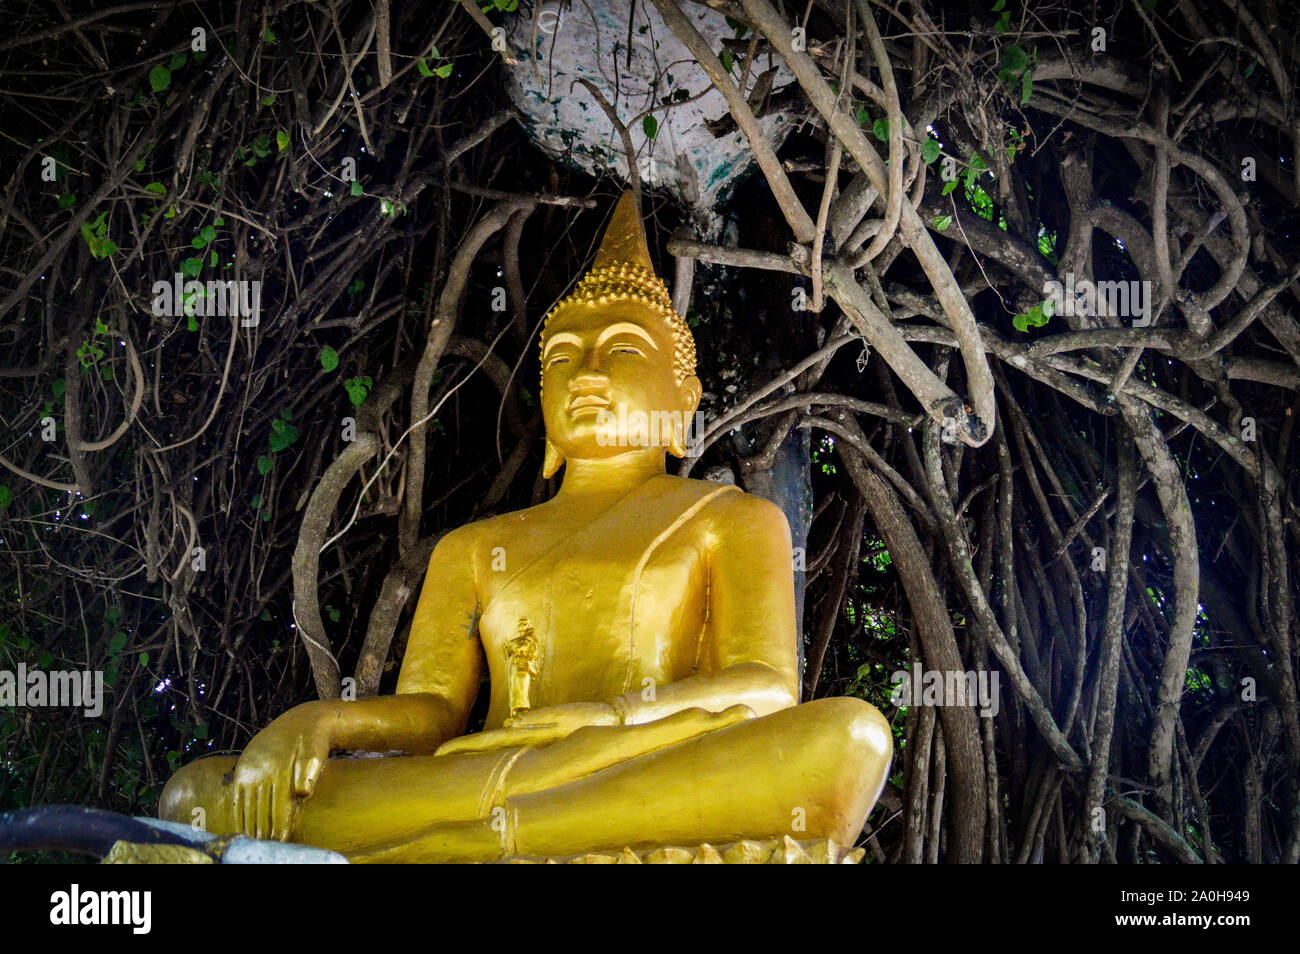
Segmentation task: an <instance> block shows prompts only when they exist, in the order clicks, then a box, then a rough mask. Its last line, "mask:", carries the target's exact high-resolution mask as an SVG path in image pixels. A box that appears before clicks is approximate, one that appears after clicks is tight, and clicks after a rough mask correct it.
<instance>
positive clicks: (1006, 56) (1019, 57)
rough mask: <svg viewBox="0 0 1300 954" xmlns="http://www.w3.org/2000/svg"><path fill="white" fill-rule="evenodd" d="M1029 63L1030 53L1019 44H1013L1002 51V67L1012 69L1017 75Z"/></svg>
mask: <svg viewBox="0 0 1300 954" xmlns="http://www.w3.org/2000/svg"><path fill="white" fill-rule="evenodd" d="M1028 65H1029V54H1028V53H1026V52H1025V51H1024V50H1023V49H1021V48H1020V47H1019V46H1016V45H1014V44H1013V45H1011V46H1008V47H1006V48H1005V49H1003V51H1002V68H1003V69H1006V70H1011V71H1012V72H1014V73H1016V74H1017V75H1018V74H1019V73H1020V71H1021V70H1023V69H1024V68H1025V67H1026V66H1028Z"/></svg>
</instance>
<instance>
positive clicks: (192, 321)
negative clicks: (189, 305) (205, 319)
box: [185, 315, 199, 331]
mask: <svg viewBox="0 0 1300 954" xmlns="http://www.w3.org/2000/svg"><path fill="white" fill-rule="evenodd" d="M185 327H186V328H188V329H189V330H190V331H198V330H199V320H198V319H197V318H195V317H194V316H193V315H188V316H186V319H185Z"/></svg>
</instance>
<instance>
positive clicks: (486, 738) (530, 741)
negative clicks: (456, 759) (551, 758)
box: [433, 725, 564, 755]
mask: <svg viewBox="0 0 1300 954" xmlns="http://www.w3.org/2000/svg"><path fill="white" fill-rule="evenodd" d="M563 734H564V733H563V731H562V730H561V729H560V728H559V727H558V726H554V725H530V726H524V727H521V728H512V729H488V730H487V731H485V732H476V733H474V734H473V735H462V736H461V737H460V738H458V739H451V740H450V741H448V742H444V743H443V744H442V745H440V746H438V749H437V751H435V752H434V753H433V754H434V755H465V754H468V753H471V752H495V751H497V750H498V749H509V748H536V747H538V746H543V745H549V744H551V743H552V742H554V741H556V740H557V739H559V738H561V737H562V736H563Z"/></svg>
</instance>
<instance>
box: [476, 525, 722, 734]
mask: <svg viewBox="0 0 1300 954" xmlns="http://www.w3.org/2000/svg"><path fill="white" fill-rule="evenodd" d="M625 543H626V541H625V540H622V539H617V538H614V539H609V538H592V537H585V538H580V539H574V540H571V541H568V542H567V543H566V542H552V543H551V545H550V546H547V547H543V548H539V552H533V553H528V552H524V551H523V549H522V548H517V549H518V551H519V552H517V554H516V555H517V556H518V557H519V561H520V564H521V565H519V566H512V565H511V561H510V550H509V549H506V550H505V559H504V560H502V561H498V566H499V567H500V569H499V570H494V571H492V575H490V576H489V578H488V580H486V581H483V582H486V583H487V584H488V585H487V586H485V587H484V588H483V589H484V591H485V592H484V603H483V605H482V607H481V616H480V619H479V637H480V639H481V640H482V643H483V648H484V652H485V654H486V656H487V662H488V667H489V673H490V678H491V683H492V713H491V715H490V716H489V724H491V722H492V716H497V715H500V716H501V717H504V712H505V710H506V708H507V702H506V695H507V693H508V685H509V682H510V675H511V671H512V667H517V666H519V665H520V663H519V662H518V660H517V658H514V661H512V649H511V644H512V641H516V640H517V639H518V637H519V636H520V634H521V632H528V633H531V635H532V639H533V640H534V641H535V650H534V651H533V658H534V659H535V663H534V664H533V665H532V668H533V669H534V670H535V674H534V675H533V676H532V677H531V679H530V686H531V690H530V699H529V704H530V705H532V707H534V708H537V707H540V706H545V705H556V704H559V703H562V702H577V701H597V700H603V699H608V698H610V697H612V696H614V695H617V694H619V693H622V692H625V691H628V690H629V689H632V688H637V689H640V688H643V687H644V682H645V680H646V679H650V680H652V681H654V682H655V683H657V684H666V683H668V682H672V681H675V680H677V679H681V678H684V677H685V676H687V675H689V674H690V673H691V672H692V671H693V670H694V667H695V664H696V661H697V656H698V652H699V642H700V637H701V634H702V632H703V627H704V622H705V620H706V618H707V614H708V586H707V567H706V566H705V562H704V560H703V558H702V556H701V552H700V548H698V547H696V546H694V545H692V543H691V541H690V540H689V538H684V539H674V540H672V541H670V542H667V543H664V544H662V545H660V546H657V547H654V548H652V549H647V548H640V549H638V550H635V551H630V549H629V548H628V547H627V546H626V545H625ZM492 584H495V585H492ZM514 645H515V649H516V650H517V648H518V643H517V642H516V643H515V644H514Z"/></svg>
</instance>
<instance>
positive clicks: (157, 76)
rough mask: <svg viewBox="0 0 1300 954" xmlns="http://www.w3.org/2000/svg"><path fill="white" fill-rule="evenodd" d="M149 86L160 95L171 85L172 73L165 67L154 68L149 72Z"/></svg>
mask: <svg viewBox="0 0 1300 954" xmlns="http://www.w3.org/2000/svg"><path fill="white" fill-rule="evenodd" d="M149 85H150V86H151V87H153V91H154V92H155V93H161V92H162V91H163V90H165V89H166V88H167V87H168V86H171V85H172V71H171V70H169V69H168V68H167V67H165V66H155V67H154V68H153V69H151V70H150V71H149Z"/></svg>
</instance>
